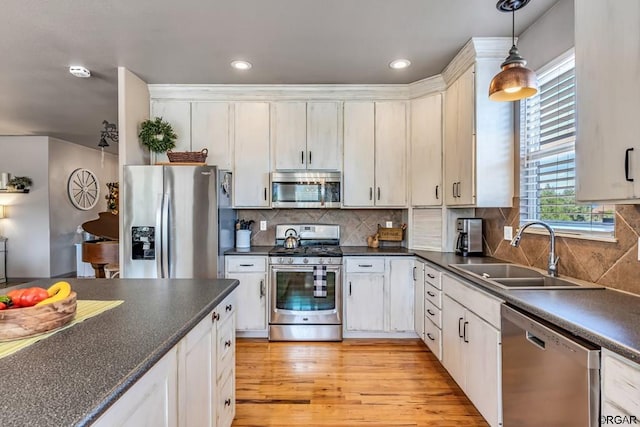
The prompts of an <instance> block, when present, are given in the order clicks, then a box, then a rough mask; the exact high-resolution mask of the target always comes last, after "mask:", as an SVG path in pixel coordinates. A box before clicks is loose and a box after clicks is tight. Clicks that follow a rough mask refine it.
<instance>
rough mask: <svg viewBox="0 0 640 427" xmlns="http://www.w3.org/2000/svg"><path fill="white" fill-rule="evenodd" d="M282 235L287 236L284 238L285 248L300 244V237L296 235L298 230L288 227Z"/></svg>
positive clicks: (293, 247)
mask: <svg viewBox="0 0 640 427" xmlns="http://www.w3.org/2000/svg"><path fill="white" fill-rule="evenodd" d="M290 231H293V234H289V232H290ZM284 235H285V236H287V238H286V239H284V248H285V249H295V248H297V247H298V245H299V244H300V237H298V232H297V231H296V230H295V229H293V228H288V229H287V231H285V232H284Z"/></svg>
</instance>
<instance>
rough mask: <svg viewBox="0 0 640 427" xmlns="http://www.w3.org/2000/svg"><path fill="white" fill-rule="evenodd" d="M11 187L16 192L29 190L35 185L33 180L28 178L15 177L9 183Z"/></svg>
mask: <svg viewBox="0 0 640 427" xmlns="http://www.w3.org/2000/svg"><path fill="white" fill-rule="evenodd" d="M8 184H9V186H11V187H13V188H15V189H16V190H27V191H28V189H29V187H31V185H33V180H32V179H31V178H29V177H28V176H14V177H13V178H11V179H10V180H9V182H8Z"/></svg>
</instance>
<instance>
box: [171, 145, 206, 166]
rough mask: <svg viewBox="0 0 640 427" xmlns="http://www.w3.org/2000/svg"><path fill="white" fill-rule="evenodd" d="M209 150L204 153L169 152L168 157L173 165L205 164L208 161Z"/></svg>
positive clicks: (203, 150) (204, 150) (204, 149)
mask: <svg viewBox="0 0 640 427" xmlns="http://www.w3.org/2000/svg"><path fill="white" fill-rule="evenodd" d="M208 153H209V150H207V149H206V148H203V149H202V151H176V152H173V151H171V150H169V151H167V157H168V158H169V161H170V162H171V163H204V162H206V161H207V154H208Z"/></svg>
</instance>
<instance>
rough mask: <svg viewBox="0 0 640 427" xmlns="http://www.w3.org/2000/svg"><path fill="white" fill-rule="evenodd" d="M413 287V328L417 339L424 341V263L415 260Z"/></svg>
mask: <svg viewBox="0 0 640 427" xmlns="http://www.w3.org/2000/svg"><path fill="white" fill-rule="evenodd" d="M413 286H414V294H413V328H414V331H416V334H417V335H418V337H419V338H420V339H421V340H422V341H424V340H425V334H424V321H425V319H424V308H425V304H424V303H425V300H424V288H425V283H424V262H422V261H420V260H419V259H416V260H415V265H414V266H413Z"/></svg>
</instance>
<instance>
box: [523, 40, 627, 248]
mask: <svg viewBox="0 0 640 427" xmlns="http://www.w3.org/2000/svg"><path fill="white" fill-rule="evenodd" d="M574 70H575V61H574V54H573V51H571V52H568V53H567V54H565V55H563V56H562V57H560V58H558V59H557V60H555V61H553V62H552V63H551V64H549V65H547V66H546V67H544V68H543V69H542V70H540V71H539V72H538V83H539V86H540V90H539V92H538V94H536V96H534V97H531V98H528V99H526V100H524V101H522V102H521V103H520V223H524V222H527V221H531V220H542V221H545V222H547V223H549V225H551V226H552V227H553V228H554V229H555V230H557V231H559V232H564V233H567V234H577V235H584V236H585V237H586V236H599V237H613V231H614V223H613V221H614V217H615V215H614V210H615V206H614V205H592V204H578V203H576V199H575V144H579V143H580V141H576V127H575V118H576V111H575V107H576V103H575V93H576V87H575V73H574Z"/></svg>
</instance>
